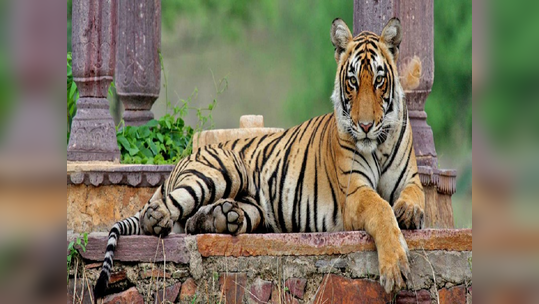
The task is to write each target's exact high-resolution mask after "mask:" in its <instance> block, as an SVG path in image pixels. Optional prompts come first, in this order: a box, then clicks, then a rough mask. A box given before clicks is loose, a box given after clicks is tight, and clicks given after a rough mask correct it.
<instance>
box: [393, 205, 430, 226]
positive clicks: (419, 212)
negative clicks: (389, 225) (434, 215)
mask: <svg viewBox="0 0 539 304" xmlns="http://www.w3.org/2000/svg"><path fill="white" fill-rule="evenodd" d="M393 212H394V213H395V217H396V218H397V222H398V223H399V227H400V228H401V229H423V226H424V224H425V213H424V211H423V209H422V208H421V207H419V206H418V205H416V204H413V203H409V202H407V201H405V200H402V199H399V200H398V201H397V202H396V203H395V205H394V206H393Z"/></svg>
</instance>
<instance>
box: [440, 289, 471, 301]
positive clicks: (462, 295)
mask: <svg viewBox="0 0 539 304" xmlns="http://www.w3.org/2000/svg"><path fill="white" fill-rule="evenodd" d="M438 295H439V297H440V304H458V303H463V304H464V303H466V287H465V286H463V285H461V286H455V287H451V288H442V289H440V290H438Z"/></svg>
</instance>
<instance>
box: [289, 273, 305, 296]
mask: <svg viewBox="0 0 539 304" xmlns="http://www.w3.org/2000/svg"><path fill="white" fill-rule="evenodd" d="M284 286H285V287H286V288H288V292H290V294H292V295H293V296H294V297H296V298H300V299H303V295H304V294H305V287H306V286H307V280H306V279H303V278H290V279H287V280H286V281H285V283H284Z"/></svg>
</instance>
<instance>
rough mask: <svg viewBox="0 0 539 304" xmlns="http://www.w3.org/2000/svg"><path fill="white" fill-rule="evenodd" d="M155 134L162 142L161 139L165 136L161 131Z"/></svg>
mask: <svg viewBox="0 0 539 304" xmlns="http://www.w3.org/2000/svg"><path fill="white" fill-rule="evenodd" d="M155 135H156V136H157V138H158V139H159V141H160V142H163V140H164V139H165V137H164V136H163V134H161V133H156V134H155Z"/></svg>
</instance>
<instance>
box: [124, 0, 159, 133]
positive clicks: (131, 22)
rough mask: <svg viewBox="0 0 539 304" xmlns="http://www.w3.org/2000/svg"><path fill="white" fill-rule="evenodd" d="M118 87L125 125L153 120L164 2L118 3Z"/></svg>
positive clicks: (157, 85)
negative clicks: (162, 3) (162, 4)
mask: <svg viewBox="0 0 539 304" xmlns="http://www.w3.org/2000/svg"><path fill="white" fill-rule="evenodd" d="M117 32H118V34H117V40H116V41H117V46H116V72H115V80H116V82H115V84H116V92H117V94H118V97H119V98H120V100H121V101H122V103H123V105H124V108H125V112H124V114H123V119H124V122H125V124H126V125H130V126H139V125H143V124H145V123H147V122H148V121H149V120H151V119H153V113H152V112H151V111H150V110H151V108H152V105H153V103H154V102H155V100H156V99H157V97H158V96H159V89H160V84H161V64H160V61H159V48H160V46H161V1H160V0H140V1H118V28H117Z"/></svg>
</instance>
